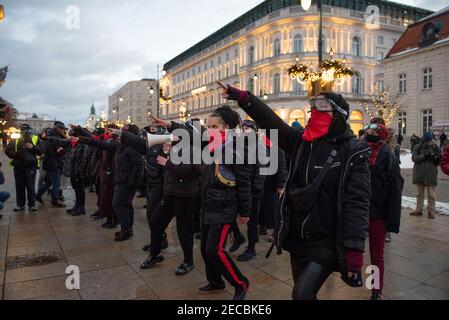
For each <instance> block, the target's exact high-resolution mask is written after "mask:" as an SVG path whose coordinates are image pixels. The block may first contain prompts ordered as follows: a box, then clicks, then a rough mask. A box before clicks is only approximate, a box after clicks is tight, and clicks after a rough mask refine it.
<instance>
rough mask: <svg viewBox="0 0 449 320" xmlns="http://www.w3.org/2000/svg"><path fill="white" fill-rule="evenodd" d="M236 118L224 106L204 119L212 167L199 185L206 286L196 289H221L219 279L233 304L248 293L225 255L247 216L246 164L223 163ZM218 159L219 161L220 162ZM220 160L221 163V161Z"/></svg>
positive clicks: (248, 187) (248, 185) (161, 123)
mask: <svg viewBox="0 0 449 320" xmlns="http://www.w3.org/2000/svg"><path fill="white" fill-rule="evenodd" d="M240 122H241V121H240V116H239V114H238V113H237V112H235V111H233V110H232V109H231V108H230V107H228V106H223V107H221V108H218V109H217V110H215V111H214V112H213V113H212V114H211V115H210V116H209V118H208V121H207V129H206V128H203V130H208V133H209V143H205V144H204V145H203V148H208V151H209V152H210V154H211V155H212V156H213V157H214V160H215V161H214V163H212V164H210V165H205V166H204V170H203V175H202V179H201V180H202V183H201V196H202V199H201V202H202V212H203V217H202V227H201V254H202V257H203V260H204V263H205V265H206V276H207V280H208V281H209V283H208V284H207V285H206V286H205V287H202V288H200V289H199V290H200V292H202V293H211V292H215V291H221V290H224V289H225V283H224V281H223V277H224V278H225V279H226V280H227V281H228V282H229V283H230V284H231V285H232V286H233V287H234V288H235V294H234V300H243V299H244V298H245V296H246V293H247V291H248V286H249V281H248V279H247V278H246V277H245V276H244V275H243V274H242V273H241V272H240V270H239V269H238V268H237V266H236V265H235V263H234V261H233V260H232V258H231V257H230V256H229V254H228V252H226V250H225V247H226V238H227V237H228V234H229V232H230V230H231V226H232V224H233V223H234V222H235V221H236V219H237V217H240V222H241V223H243V224H246V223H247V222H248V220H249V218H248V217H249V215H250V212H251V181H250V179H251V178H250V167H249V166H248V165H246V164H236V162H235V161H233V163H227V162H225V161H224V155H225V154H226V149H227V148H230V147H233V145H234V139H233V135H232V134H231V130H233V129H236V128H237V127H239V126H240ZM153 124H154V125H157V126H162V127H166V128H168V129H169V131H174V130H176V129H185V130H189V129H188V128H187V127H186V126H183V125H180V124H178V123H176V122H167V121H164V120H161V119H157V118H154V117H153ZM221 156H222V157H223V158H221ZM233 156H234V159H236V158H237V157H241V156H244V155H241V154H237V152H236V151H235V148H233ZM222 160H223V161H222Z"/></svg>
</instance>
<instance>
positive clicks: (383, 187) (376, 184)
mask: <svg viewBox="0 0 449 320" xmlns="http://www.w3.org/2000/svg"><path fill="white" fill-rule="evenodd" d="M370 171H371V204H370V218H371V219H382V220H385V223H386V227H387V231H389V232H394V233H399V226H400V222H401V202H402V187H403V184H404V179H403V178H402V177H401V169H400V168H399V162H398V160H397V158H396V155H395V154H394V153H393V152H392V151H391V149H390V147H389V146H388V145H384V146H383V147H382V148H381V149H380V150H379V154H378V158H377V162H376V165H375V166H374V167H372V166H370Z"/></svg>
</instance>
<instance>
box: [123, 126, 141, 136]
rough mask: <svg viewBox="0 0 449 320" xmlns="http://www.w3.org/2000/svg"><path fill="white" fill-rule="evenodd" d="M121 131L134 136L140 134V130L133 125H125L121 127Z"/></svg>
mask: <svg viewBox="0 0 449 320" xmlns="http://www.w3.org/2000/svg"><path fill="white" fill-rule="evenodd" d="M123 130H124V131H128V132H131V133H133V134H135V135H136V136H138V135H139V134H140V129H139V127H138V126H136V125H135V124H127V125H125V126H124V127H123Z"/></svg>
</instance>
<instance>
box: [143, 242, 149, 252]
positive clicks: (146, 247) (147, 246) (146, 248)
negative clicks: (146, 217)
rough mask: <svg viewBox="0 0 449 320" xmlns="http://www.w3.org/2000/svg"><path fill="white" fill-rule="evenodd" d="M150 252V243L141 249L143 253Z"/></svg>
mask: <svg viewBox="0 0 449 320" xmlns="http://www.w3.org/2000/svg"><path fill="white" fill-rule="evenodd" d="M150 250H151V243H150V244H147V245H144V246H143V248H142V251H145V252H148V251H150Z"/></svg>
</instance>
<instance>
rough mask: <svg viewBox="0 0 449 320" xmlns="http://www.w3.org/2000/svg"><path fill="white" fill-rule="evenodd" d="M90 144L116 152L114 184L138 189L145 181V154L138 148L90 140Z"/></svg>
mask: <svg viewBox="0 0 449 320" xmlns="http://www.w3.org/2000/svg"><path fill="white" fill-rule="evenodd" d="M89 145H90V146H94V147H97V148H100V149H103V150H107V151H110V152H113V153H115V172H114V184H125V185H127V186H128V187H129V188H132V189H138V188H139V187H140V186H141V185H142V182H143V156H142V155H141V154H140V152H138V151H137V150H136V149H134V148H132V147H130V146H128V145H125V144H121V143H116V142H106V141H100V140H90V142H89Z"/></svg>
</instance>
